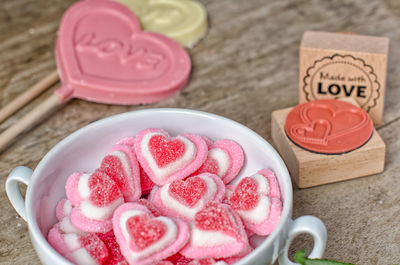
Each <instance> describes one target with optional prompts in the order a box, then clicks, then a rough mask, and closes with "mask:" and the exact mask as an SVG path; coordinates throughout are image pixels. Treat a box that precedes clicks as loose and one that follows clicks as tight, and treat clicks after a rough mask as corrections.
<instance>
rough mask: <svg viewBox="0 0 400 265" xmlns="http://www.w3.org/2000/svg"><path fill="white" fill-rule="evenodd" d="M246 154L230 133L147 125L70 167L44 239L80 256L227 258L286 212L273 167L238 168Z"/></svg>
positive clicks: (116, 261)
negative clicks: (92, 163) (85, 165)
mask: <svg viewBox="0 0 400 265" xmlns="http://www.w3.org/2000/svg"><path fill="white" fill-rule="evenodd" d="M244 163H245V157H244V153H243V150H242V148H241V146H240V145H239V144H238V143H236V142H235V141H232V140H227V139H223V140H217V141H215V142H213V141H212V140H210V139H208V138H206V137H204V136H199V135H195V134H181V135H178V136H176V137H171V136H170V135H169V134H168V133H167V132H166V131H164V130H161V129H146V130H143V131H141V132H140V133H139V134H137V135H136V136H135V137H130V138H125V139H122V140H120V141H119V142H118V143H117V144H116V145H115V146H114V147H113V148H112V149H111V150H110V152H109V153H108V154H107V155H106V156H105V157H104V159H103V160H102V162H101V164H100V166H99V168H98V169H96V170H95V171H94V172H90V173H88V172H75V173H73V174H71V176H70V177H69V178H68V180H67V183H66V186H65V189H66V194H67V198H66V199H63V200H61V201H60V202H59V203H58V205H57V208H56V216H57V219H58V220H59V222H58V223H57V224H55V225H54V227H53V228H52V229H51V230H50V231H49V234H48V241H49V243H50V244H51V245H52V246H53V247H54V248H55V249H56V250H57V251H58V252H59V253H60V254H61V255H63V256H64V257H65V258H66V259H68V260H70V261H71V262H73V263H75V264H82V265H83V264H94V265H96V264H108V265H125V264H130V265H147V264H159V265H169V264H178V265H184V264H188V265H195V264H219V265H222V264H232V263H234V262H236V261H238V260H239V259H241V258H242V257H244V256H246V255H247V254H248V253H250V252H251V251H252V250H253V246H251V245H250V244H249V239H248V237H249V236H252V235H254V234H256V235H262V236H266V235H269V234H270V233H271V232H272V231H273V229H274V228H275V226H276V225H277V223H278V221H279V218H280V215H281V212H282V202H281V196H280V189H279V185H278V183H277V179H276V176H275V174H274V172H272V171H271V170H269V169H261V170H259V171H258V172H256V173H255V174H254V175H252V176H242V177H238V174H239V173H240V170H241V169H242V167H243V165H244Z"/></svg>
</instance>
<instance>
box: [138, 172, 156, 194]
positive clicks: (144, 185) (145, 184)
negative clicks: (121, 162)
mask: <svg viewBox="0 0 400 265" xmlns="http://www.w3.org/2000/svg"><path fill="white" fill-rule="evenodd" d="M140 186H141V189H142V195H147V194H149V193H150V192H151V190H152V189H153V187H154V182H153V181H152V180H151V179H150V177H149V175H147V173H146V172H145V171H144V169H143V168H142V167H140Z"/></svg>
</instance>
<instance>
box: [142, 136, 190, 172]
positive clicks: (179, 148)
mask: <svg viewBox="0 0 400 265" xmlns="http://www.w3.org/2000/svg"><path fill="white" fill-rule="evenodd" d="M149 149H150V153H151V154H152V156H153V157H154V160H155V161H156V163H157V165H158V166H159V167H164V166H166V165H168V164H170V163H172V162H174V161H176V160H177V159H179V158H180V157H182V156H183V155H184V153H185V149H186V148H185V144H184V143H183V142H182V141H180V140H178V139H168V138H166V137H164V136H162V135H154V136H152V137H151V138H150V141H149Z"/></svg>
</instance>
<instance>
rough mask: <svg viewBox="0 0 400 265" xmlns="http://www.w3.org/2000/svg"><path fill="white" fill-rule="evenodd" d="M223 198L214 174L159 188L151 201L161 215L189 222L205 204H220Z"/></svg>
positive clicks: (223, 192) (174, 182)
mask: <svg viewBox="0 0 400 265" xmlns="http://www.w3.org/2000/svg"><path fill="white" fill-rule="evenodd" d="M224 196H225V185H224V183H223V182H222V180H221V179H220V178H219V177H218V176H216V175H214V174H209V173H203V174H200V175H197V176H192V177H189V178H187V179H185V180H175V181H173V182H171V183H169V184H166V185H164V186H162V187H160V188H159V189H157V190H156V191H155V193H154V195H153V196H152V197H151V201H152V202H153V204H154V206H155V207H157V208H158V209H159V210H160V212H161V213H163V214H165V215H167V216H173V217H179V218H181V219H183V220H186V221H190V220H192V219H193V218H194V216H195V214H196V213H197V212H198V211H200V210H201V209H203V208H204V206H205V205H206V204H207V203H209V202H211V201H214V202H221V201H222V199H223V198H224Z"/></svg>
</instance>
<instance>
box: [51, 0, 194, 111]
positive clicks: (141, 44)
mask: <svg viewBox="0 0 400 265" xmlns="http://www.w3.org/2000/svg"><path fill="white" fill-rule="evenodd" d="M56 58H57V65H58V69H59V72H60V77H61V80H62V83H63V87H62V88H60V89H59V90H57V92H56V94H57V95H59V96H60V97H61V98H62V100H68V99H69V98H71V97H79V98H84V99H87V100H92V101H96V102H103V103H114V104H140V103H150V102H156V101H159V100H162V99H164V98H166V97H168V96H170V95H172V94H173V93H175V92H176V91H178V90H179V89H180V88H181V87H182V86H183V85H185V84H186V81H187V79H188V77H189V73H190V58H189V56H188V54H187V52H186V51H185V50H184V49H183V48H182V47H181V46H180V45H179V44H178V43H176V42H175V41H173V40H171V39H169V38H167V37H164V36H162V35H159V34H155V33H150V32H142V31H141V29H140V24H139V22H138V19H137V18H136V17H135V15H134V14H133V13H132V12H131V11H130V10H129V9H128V8H127V7H125V6H124V5H121V4H119V3H115V2H112V1H106V0H98V1H82V2H78V3H77V4H75V5H73V6H72V7H71V8H70V9H68V11H67V12H66V13H65V14H64V17H63V19H62V21H61V24H60V28H59V31H58V39H57V45H56Z"/></svg>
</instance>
